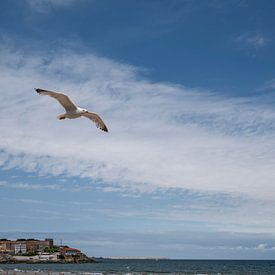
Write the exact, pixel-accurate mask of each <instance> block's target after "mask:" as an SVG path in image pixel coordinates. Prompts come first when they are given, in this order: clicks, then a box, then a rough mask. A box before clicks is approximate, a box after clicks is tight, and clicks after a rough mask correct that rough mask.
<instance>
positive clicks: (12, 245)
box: [0, 239, 54, 255]
mask: <svg viewBox="0 0 275 275" xmlns="http://www.w3.org/2000/svg"><path fill="white" fill-rule="evenodd" d="M53 246H54V244H53V239H45V240H35V239H18V240H16V241H11V240H7V239H1V240H0V253H2V254H3V253H6V254H11V255H15V254H25V253H37V252H44V250H45V248H46V247H47V248H53Z"/></svg>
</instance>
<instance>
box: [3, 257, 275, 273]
mask: <svg viewBox="0 0 275 275" xmlns="http://www.w3.org/2000/svg"><path fill="white" fill-rule="evenodd" d="M98 261H99V262H98V263H89V264H1V265H0V274H11V275H18V274H22V275H23V274H38V275H39V274H41V275H42V274H43V275H44V274H68V275H69V274H96V275H101V274H104V275H105V274H135V275H137V274H143V275H145V274H209V275H210V274H220V275H221V274H273V275H274V274H275V261H268V260H266V261H263V260H259V261H253V260H147V259H145V260H132V259H131V260H130V259H115V260H114V259H98Z"/></svg>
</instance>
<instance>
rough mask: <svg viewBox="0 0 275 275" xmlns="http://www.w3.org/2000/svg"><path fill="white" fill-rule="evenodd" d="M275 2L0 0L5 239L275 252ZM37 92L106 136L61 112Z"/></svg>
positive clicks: (269, 255)
mask: <svg viewBox="0 0 275 275" xmlns="http://www.w3.org/2000/svg"><path fill="white" fill-rule="evenodd" d="M274 9H275V2H274V1H265V2H264V3H263V2H261V1H245V0H243V1H242V0H239V1H237V0H236V1H235V0H232V1H215V0H213V1H168V0H167V1H153V0H152V1H134V0H131V1H111V0H109V1H102V0H101V1H98V0H90V1H88V0H81V1H76V0H67V1H65V0H55V1H53V0H24V1H15V0H14V1H5V0H4V1H1V3H0V40H1V46H0V69H1V75H0V83H1V93H0V132H1V135H0V198H1V200H0V218H1V223H0V232H1V236H3V237H8V238H16V237H22V236H23V237H25V236H26V237H28V236H32V237H39V238H44V237H53V238H55V240H56V242H57V243H58V242H59V241H60V239H62V240H63V241H64V242H66V243H68V244H69V245H71V246H75V247H79V248H81V249H82V250H83V251H85V252H86V253H87V254H89V255H93V256H160V257H161V256H164V257H169V258H238V259H239V258H242V259H244V258H246V259H274V256H275V235H274V229H275V223H274V220H275V219H274V213H275V203H274V198H275V195H274V194H275V187H274V179H275V172H274V171H275V170H274V167H275V161H274V160H275V150H274V148H275V142H274V140H275V139H274V137H275V104H274V103H275V102H274V99H275V97H274V89H275V68H274V61H273V60H274V57H275V47H274V45H275V30H274V25H275V22H274V21H275V19H274ZM34 87H40V88H46V89H52V90H59V91H64V92H66V93H67V94H68V95H69V96H70V97H71V98H72V100H73V101H75V102H76V104H78V105H80V106H83V107H85V108H87V109H89V110H93V111H96V112H97V113H99V114H100V115H101V116H102V118H103V119H104V121H105V122H106V124H107V126H108V128H109V129H110V132H109V133H108V134H105V133H102V132H100V131H98V129H96V127H94V125H92V124H90V122H89V121H87V120H84V119H79V120H72V121H71V120H65V121H58V120H57V119H56V116H57V115H58V114H59V113H61V112H62V108H61V107H60V106H59V105H58V104H57V103H56V102H54V101H53V100H52V99H50V98H47V97H39V96H38V95H37V94H35V93H34V91H33V88H34Z"/></svg>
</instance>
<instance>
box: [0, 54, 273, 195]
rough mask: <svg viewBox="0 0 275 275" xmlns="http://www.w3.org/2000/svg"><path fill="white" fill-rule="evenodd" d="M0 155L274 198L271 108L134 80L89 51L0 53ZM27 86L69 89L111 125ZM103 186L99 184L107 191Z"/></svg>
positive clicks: (51, 168) (43, 165) (123, 181)
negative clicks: (66, 116) (67, 116)
mask: <svg viewBox="0 0 275 275" xmlns="http://www.w3.org/2000/svg"><path fill="white" fill-rule="evenodd" d="M0 60H1V61H0V69H1V76H0V83H1V90H2V92H1V94H0V131H1V136H0V144H1V148H0V149H1V152H0V163H1V164H2V166H3V167H5V168H12V167H19V168H22V169H25V170H27V171H36V172H39V173H44V174H45V173H49V174H52V175H60V174H65V175H66V176H80V177H87V178H91V179H98V180H103V181H104V182H108V183H109V184H113V183H114V184H115V185H116V186H121V187H122V188H123V189H125V188H133V189H134V190H142V191H148V192H151V191H152V190H154V189H155V188H158V187H165V188H171V187H172V188H175V187H176V188H185V189H191V190H198V191H202V192H216V191H217V192H226V193H238V194H243V195H246V196H251V197H254V198H260V199H264V200H266V199H267V200H269V199H270V200H271V199H274V194H275V192H274V191H275V187H274V185H273V182H274V179H275V170H274V166H275V149H274V148H275V139H274V134H275V131H274V129H275V127H274V126H275V110H274V108H272V107H270V106H269V105H267V104H265V103H258V102H257V99H255V100H254V99H244V98H242V99H240V98H225V97H222V96H218V95H216V94H213V93H211V92H209V91H204V90H200V89H189V88H186V87H182V86H178V85H173V84H170V83H152V82H150V81H148V80H145V79H142V77H141V75H140V74H139V72H138V70H137V69H136V68H134V67H132V66H129V65H124V64H120V63H117V62H114V61H112V60H108V59H106V58H100V57H97V56H95V55H93V54H76V53H73V52H68V51H65V50H64V51H58V52H56V53H55V54H52V55H50V54H48V53H40V54H32V55H31V54H24V53H21V52H20V51H12V52H11V51H9V49H2V50H1V52H0ZM34 87H41V88H48V89H52V90H60V91H64V92H66V93H68V94H69V95H70V97H71V98H72V99H73V100H74V101H75V102H76V103H77V104H79V105H80V106H83V107H86V108H88V109H90V110H93V111H96V112H98V113H99V114H100V115H101V116H102V117H103V119H104V120H105V122H106V124H107V126H108V127H109V129H110V133H108V134H105V133H103V132H100V131H99V130H98V129H96V128H95V126H94V125H93V124H91V123H90V121H88V120H85V119H79V120H65V121H58V120H57V119H56V116H57V115H58V113H61V112H63V110H62V108H61V107H60V106H59V105H58V103H57V102H55V101H54V100H53V99H51V98H48V97H40V96H38V95H37V94H36V93H35V92H34V91H33V88H34ZM107 191H108V190H107Z"/></svg>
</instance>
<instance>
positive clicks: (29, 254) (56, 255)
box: [0, 239, 93, 263]
mask: <svg viewBox="0 0 275 275" xmlns="http://www.w3.org/2000/svg"><path fill="white" fill-rule="evenodd" d="M92 261H93V260H91V259H90V258H88V257H87V256H86V255H85V254H84V253H82V252H81V251H80V250H79V249H76V248H72V247H69V246H66V245H65V246H64V245H61V246H56V245H54V241H53V239H45V240H36V239H17V240H14V241H13V240H7V239H0V262H2V263H7V262H11V263H18V262H27V263H36V262H49V263H50V262H62V263H67V262H74V263H78V262H92Z"/></svg>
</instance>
